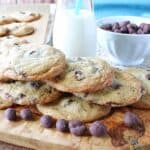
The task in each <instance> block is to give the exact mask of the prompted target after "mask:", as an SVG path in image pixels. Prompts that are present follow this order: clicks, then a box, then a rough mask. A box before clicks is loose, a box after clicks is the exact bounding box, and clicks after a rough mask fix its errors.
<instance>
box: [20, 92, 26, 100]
mask: <svg viewBox="0 0 150 150" xmlns="http://www.w3.org/2000/svg"><path fill="white" fill-rule="evenodd" d="M24 97H26V95H25V94H23V93H20V94H19V95H18V98H19V99H22V98H24Z"/></svg>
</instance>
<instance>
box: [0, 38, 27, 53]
mask: <svg viewBox="0 0 150 150" xmlns="http://www.w3.org/2000/svg"><path fill="white" fill-rule="evenodd" d="M25 43H28V41H27V40H24V39H21V38H17V37H15V36H6V37H2V38H0V47H1V48H0V51H1V50H2V51H4V50H3V48H4V47H10V48H11V47H12V46H14V45H20V44H25Z"/></svg>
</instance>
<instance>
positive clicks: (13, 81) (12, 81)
mask: <svg viewBox="0 0 150 150" xmlns="http://www.w3.org/2000/svg"><path fill="white" fill-rule="evenodd" d="M5 82H6V83H15V82H16V81H15V80H8V81H5Z"/></svg>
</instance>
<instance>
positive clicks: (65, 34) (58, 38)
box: [53, 10, 97, 57]
mask: <svg viewBox="0 0 150 150" xmlns="http://www.w3.org/2000/svg"><path fill="white" fill-rule="evenodd" d="M96 39H97V36H96V22H95V17H94V15H93V13H92V12H90V11H88V10H80V13H79V14H78V15H76V14H75V12H74V10H64V11H57V13H56V17H55V22H54V28H53V46H54V47H56V48H58V49H60V50H62V51H63V52H64V53H65V54H66V56H67V57H75V56H95V55H96Z"/></svg>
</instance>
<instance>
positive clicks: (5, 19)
mask: <svg viewBox="0 0 150 150" xmlns="http://www.w3.org/2000/svg"><path fill="white" fill-rule="evenodd" d="M13 22H16V20H15V19H14V18H13V17H11V16H0V25H5V24H10V23H13Z"/></svg>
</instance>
